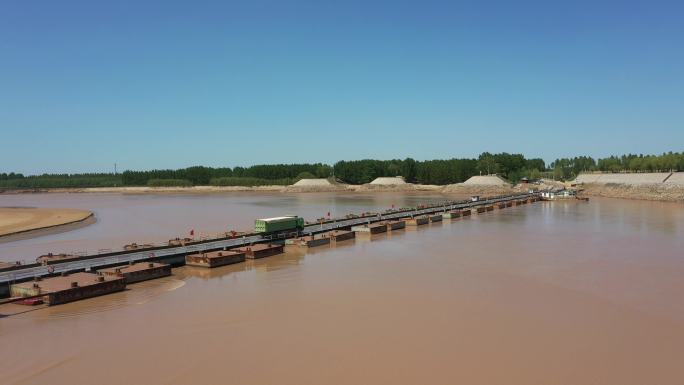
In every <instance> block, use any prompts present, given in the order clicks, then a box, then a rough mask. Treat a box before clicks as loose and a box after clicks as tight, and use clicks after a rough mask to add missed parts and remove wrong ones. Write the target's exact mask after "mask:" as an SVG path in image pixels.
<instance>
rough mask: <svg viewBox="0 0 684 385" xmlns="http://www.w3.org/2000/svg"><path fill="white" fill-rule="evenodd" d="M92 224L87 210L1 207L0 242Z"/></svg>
mask: <svg viewBox="0 0 684 385" xmlns="http://www.w3.org/2000/svg"><path fill="white" fill-rule="evenodd" d="M92 222H94V217H93V213H92V212H90V211H87V210H76V209H54V208H36V207H1V208H0V242H6V241H10V240H18V239H24V238H30V237H35V236H38V235H44V234H49V233H54V232H61V231H66V230H71V229H73V228H75V227H81V226H85V225H88V224H90V223H92Z"/></svg>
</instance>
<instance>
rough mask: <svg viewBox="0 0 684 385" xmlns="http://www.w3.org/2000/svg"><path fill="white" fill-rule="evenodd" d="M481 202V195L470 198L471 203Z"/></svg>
mask: <svg viewBox="0 0 684 385" xmlns="http://www.w3.org/2000/svg"><path fill="white" fill-rule="evenodd" d="M479 200H480V196H479V195H473V196H471V197H470V201H471V202H478V201H479Z"/></svg>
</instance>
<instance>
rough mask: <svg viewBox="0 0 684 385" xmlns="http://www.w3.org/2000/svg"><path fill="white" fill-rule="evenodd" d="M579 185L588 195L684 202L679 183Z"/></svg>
mask: <svg viewBox="0 0 684 385" xmlns="http://www.w3.org/2000/svg"><path fill="white" fill-rule="evenodd" d="M578 187H579V188H580V189H582V192H581V193H582V194H583V195H588V196H597V197H605V198H621V199H638V200H647V201H662V202H678V203H684V187H682V186H677V185H665V184H642V185H629V184H614V183H608V184H594V183H589V184H584V185H581V186H578Z"/></svg>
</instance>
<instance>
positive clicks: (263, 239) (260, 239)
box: [0, 193, 538, 297]
mask: <svg viewBox="0 0 684 385" xmlns="http://www.w3.org/2000/svg"><path fill="white" fill-rule="evenodd" d="M537 197H538V193H521V194H514V195H506V196H498V197H492V198H487V199H480V200H479V201H474V202H473V201H458V202H455V201H454V202H446V203H443V204H439V205H432V206H426V207H422V208H417V209H411V210H404V211H394V212H391V213H385V214H378V215H375V216H366V217H357V218H351V219H338V220H330V221H325V222H321V223H317V224H309V225H306V226H305V228H304V230H303V232H302V233H300V234H299V236H302V235H305V236H306V235H313V234H318V233H323V232H327V231H331V230H337V229H344V228H349V227H351V226H356V225H364V224H370V223H374V222H378V221H386V220H393V219H394V220H396V219H401V218H411V217H415V216H419V215H428V214H435V213H444V212H450V211H453V210H461V209H468V208H472V207H478V206H483V207H487V206H492V205H495V204H498V203H500V202H519V201H526V200H528V199H535V200H536V199H537ZM296 235H297V234H295V233H293V234H292V235H291V236H288V235H286V234H278V236H264V235H262V234H247V235H244V236H240V237H231V238H216V239H211V240H203V241H197V242H192V243H190V244H187V245H180V246H156V247H151V248H147V249H142V250H122V251H117V252H108V253H103V254H94V255H88V256H84V257H82V258H79V259H77V260H66V261H64V262H59V263H53V264H51V265H49V266H41V265H38V264H32V265H20V266H16V267H13V268H11V269H5V270H3V271H0V297H2V291H3V289H5V288H7V287H8V286H9V284H10V283H14V282H22V281H27V280H30V279H33V278H34V277H42V276H48V275H56V274H60V273H62V272H75V271H90V270H91V269H93V270H94V269H97V268H102V267H108V266H116V265H122V264H127V263H129V262H141V261H150V262H157V261H164V262H168V263H172V264H184V263H185V256H186V255H188V254H196V253H202V252H208V251H216V250H222V249H225V248H235V247H241V246H247V245H251V244H257V243H267V242H268V243H272V242H276V241H279V240H284V239H285V238H289V237H294V236H296Z"/></svg>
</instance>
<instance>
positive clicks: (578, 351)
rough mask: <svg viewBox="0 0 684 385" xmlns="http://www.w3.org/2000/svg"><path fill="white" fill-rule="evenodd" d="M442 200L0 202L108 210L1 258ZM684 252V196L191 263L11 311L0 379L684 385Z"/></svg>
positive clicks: (522, 212) (526, 212)
mask: <svg viewBox="0 0 684 385" xmlns="http://www.w3.org/2000/svg"><path fill="white" fill-rule="evenodd" d="M443 199H444V197H443V196H439V195H434V196H420V195H410V196H404V195H397V194H375V195H338V194H299V195H281V194H274V195H265V194H249V195H247V194H245V195H235V194H232V195H215V196H213V195H212V196H151V195H150V196H121V195H80V194H73V195H64V196H61V195H21V196H11V197H9V198H8V196H0V206H3V205H4V206H19V205H24V206H29V205H32V206H52V207H74V208H89V209H91V210H93V211H95V213H96V215H97V217H98V222H97V223H96V224H94V225H92V226H89V227H86V228H82V229H78V230H75V231H74V232H70V233H63V234H55V235H50V236H46V237H43V238H36V239H32V240H24V241H18V242H11V243H7V244H2V245H0V253H1V254H0V255H2V257H3V258H4V259H6V260H12V259H17V258H18V256H20V255H22V256H27V257H28V256H29V255H35V254H36V253H40V252H43V251H46V250H49V251H60V250H59V248H60V247H61V248H62V249H61V250H65V251H67V250H68V249H69V248H71V250H77V249H78V248H79V247H87V248H88V249H91V248H94V249H97V248H108V247H110V248H113V247H117V245H119V246H120V245H122V244H124V243H129V242H131V241H136V242H143V241H149V240H153V241H154V240H157V241H163V240H166V239H168V238H169V237H171V236H176V235H184V233H185V232H187V231H188V228H194V229H196V231H205V232H212V231H213V232H219V231H225V230H224V229H225V228H226V227H229V228H248V227H249V226H250V225H251V223H252V220H253V218H254V217H260V216H271V215H281V214H286V213H294V214H300V215H304V216H305V217H307V218H316V217H320V216H323V215H325V214H327V212H328V211H332V214H333V215H343V214H346V213H347V212H352V211H356V212H359V211H364V210H373V209H382V208H387V207H390V206H391V205H392V204H394V205H396V206H403V205H415V204H416V203H421V202H426V203H427V202H428V201H430V200H432V201H441V200H443ZM10 201H11V202H10ZM16 201H20V202H16ZM132 235H133V236H134V237H132V238H131V236H132ZM135 235H139V237H136V236H135ZM83 243H85V244H86V246H80V245H81V244H83ZM682 250H684V206H682V205H677V204H671V203H654V202H639V201H622V200H608V199H594V200H592V201H591V202H589V203H579V202H568V203H562V202H554V203H535V204H532V205H524V206H520V207H513V208H508V209H505V210H501V211H498V210H496V211H494V212H492V213H488V214H484V215H480V216H474V217H473V218H470V219H462V220H455V221H453V222H448V223H443V224H433V225H429V226H425V227H421V228H419V229H417V230H416V229H413V230H412V229H407V230H403V231H398V232H394V233H392V234H385V235H380V236H374V237H373V238H359V239H357V240H356V241H348V242H345V243H344V244H340V245H338V246H336V247H330V248H328V247H326V248H318V249H314V250H311V251H309V252H304V251H289V252H287V253H286V254H284V255H281V256H275V257H270V258H266V259H263V260H257V261H248V262H247V263H243V264H238V265H232V266H228V267H223V268H217V269H213V270H203V269H200V268H189V267H183V268H179V269H174V275H173V276H172V277H169V278H165V279H161V280H155V281H149V282H145V283H140V284H136V285H131V286H130V287H129V290H126V291H125V292H121V293H117V294H113V295H108V296H104V297H100V298H95V299H90V300H85V301H80V302H75V303H71V304H66V305H62V306H55V307H52V308H40V309H35V310H34V309H31V308H28V307H22V306H19V305H5V306H0V317H2V318H0V383H36V384H39V383H48V382H49V383H52V384H75V383H95V382H97V383H102V384H116V383H124V382H127V383H149V384H156V383H159V384H162V383H164V384H166V383H171V384H187V383H193V384H216V383H230V384H454V383H463V384H474V385H477V384H489V385H491V384H494V385H496V384H506V385H511V384H525V385H527V384H572V385H577V384H621V385H625V384H640V385H642V384H681V383H682V379H683V378H684V369H682V362H684V361H683V360H684V301H682V298H684V296H683V294H684V252H683V251H682Z"/></svg>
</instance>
